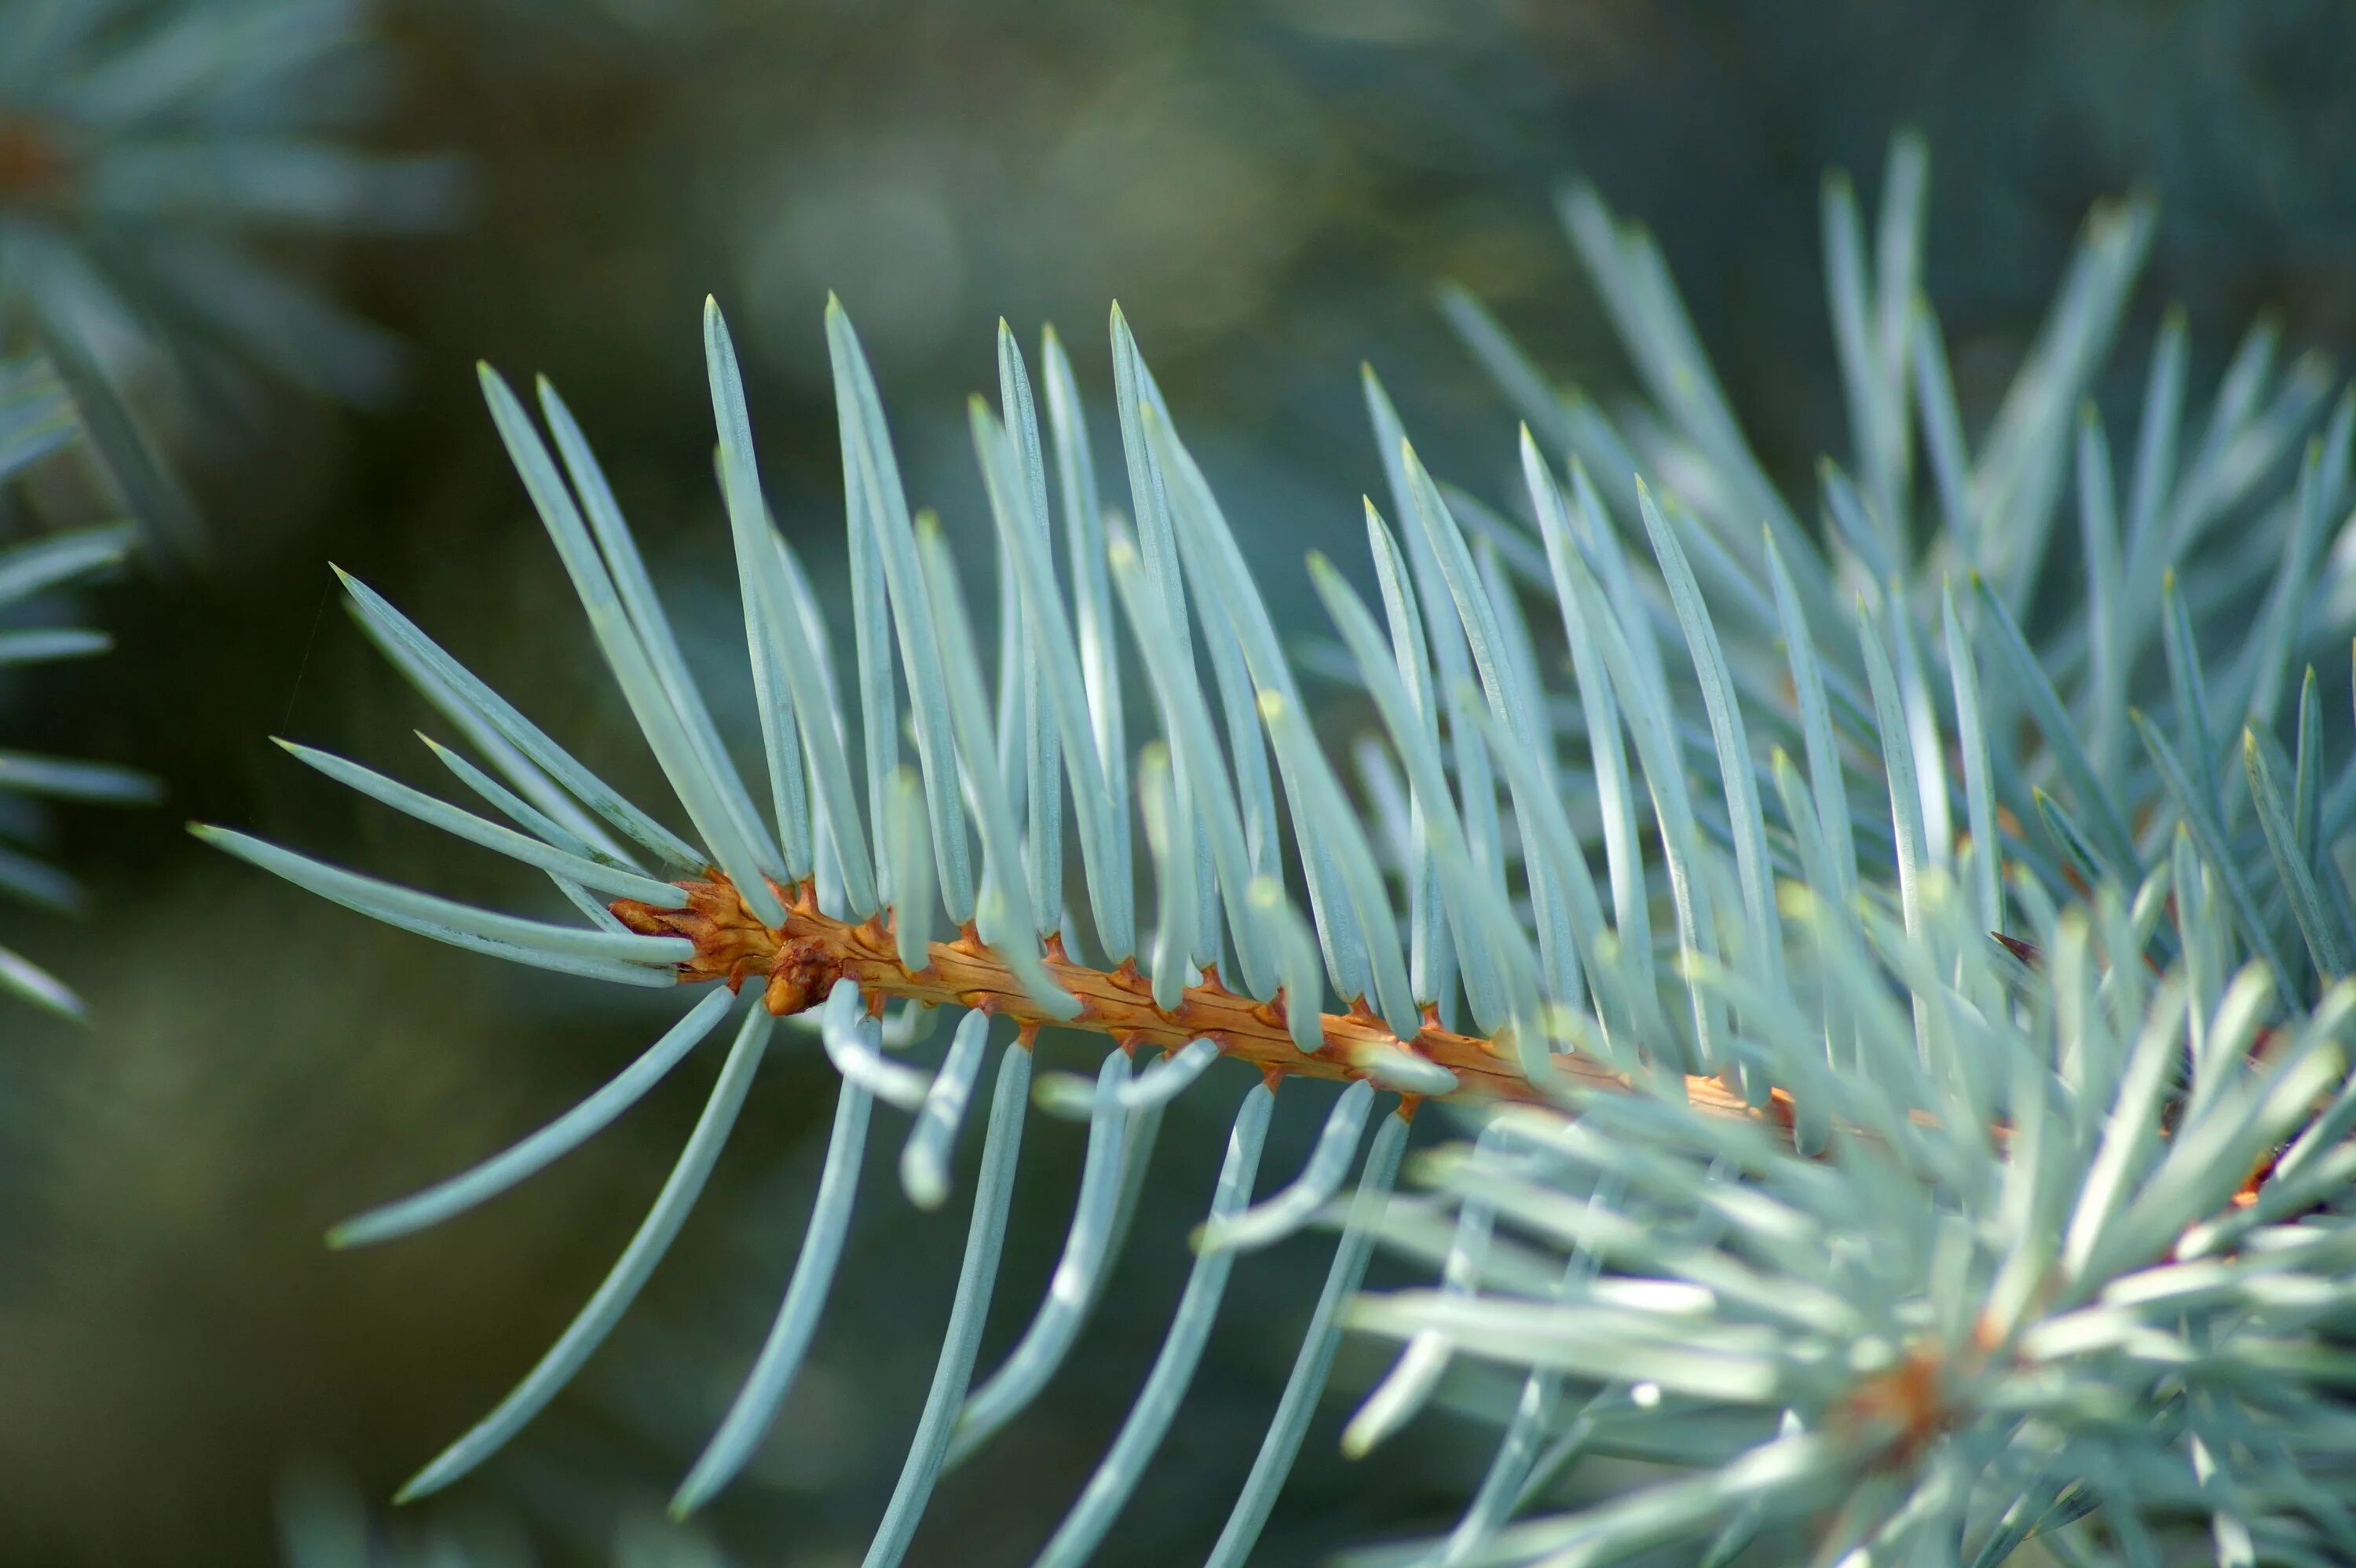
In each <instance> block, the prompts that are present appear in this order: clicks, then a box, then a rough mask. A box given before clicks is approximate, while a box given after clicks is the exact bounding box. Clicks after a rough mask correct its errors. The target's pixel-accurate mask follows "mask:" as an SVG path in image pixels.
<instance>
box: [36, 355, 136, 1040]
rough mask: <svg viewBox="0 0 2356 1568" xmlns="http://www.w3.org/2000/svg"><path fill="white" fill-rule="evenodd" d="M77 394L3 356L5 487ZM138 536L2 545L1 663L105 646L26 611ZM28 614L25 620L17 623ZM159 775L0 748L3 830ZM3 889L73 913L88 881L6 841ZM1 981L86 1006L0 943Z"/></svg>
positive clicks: (78, 532) (121, 529) (47, 450)
mask: <svg viewBox="0 0 2356 1568" xmlns="http://www.w3.org/2000/svg"><path fill="white" fill-rule="evenodd" d="M79 428H80V426H79V421H77V419H76V417H75V411H74V407H73V403H72V400H70V398H69V397H68V396H67V395H66V391H65V388H64V387H63V385H62V384H61V383H60V382H59V379H58V376H57V373H56V371H55V370H54V369H53V368H51V367H50V366H49V364H48V362H47V361H46V360H42V359H20V360H13V361H5V362H0V493H5V489H6V487H7V486H8V485H10V484H11V482H12V481H13V480H14V478H15V477H16V475H18V474H19V473H20V472H21V471H22V470H25V469H27V468H29V467H30V466H31V465H32V464H35V463H37V462H38V461H40V460H41V459H42V458H44V457H47V456H48V455H50V454H51V453H55V452H57V451H58V450H59V449H60V448H61V447H64V446H66V445H67V444H69V443H71V442H72V441H73V440H74V439H75V437H76V434H77V432H78V430H79ZM133 544H134V530H133V529H132V528H130V527H128V526H127V525H121V524H117V525H109V526H103V527H98V528H75V529H70V530H67V531H64V532H59V533H54V534H49V535H48V536H46V537H43V538H39V539H33V540H31V541H29V542H26V543H19V544H14V545H10V546H7V547H5V548H0V618H5V626H0V671H5V670H9V669H14V668H16V667H24V666H31V665H41V664H47V663H50V662H52V661H55V660H59V659H70V658H86V657H89V656H91V655H94V654H102V653H104V652H105V651H106V650H107V649H108V648H109V647H111V646H112V639H110V638H109V637H108V636H107V635H106V634H105V633H103V632H98V631H91V630H88V629H85V628H82V627H76V626H59V625H55V624H48V619H47V618H46V617H45V616H39V615H35V616H33V617H30V618H28V617H27V612H36V611H37V609H38V608H39V607H40V605H41V604H42V600H43V595H45V594H47V593H48V592H50V591H52V590H55V589H58V588H61V587H64V586H66V585H67V584H70V583H73V582H76V581H80V580H83V579H86V578H89V577H91V576H94V575H96V574H98V573H101V572H103V571H106V570H108V569H109V568H112V567H113V566H116V565H118V564H120V563H121V562H122V560H123V559H124V557H125V556H126V555H128V554H129V553H130V551H131V549H132V547H133ZM19 623H25V624H19ZM157 794H158V791H157V789H156V785H155V781H154V780H153V779H150V778H148V777H147V776H146V775H145V774H144V773H134V772H132V771H131V770H129V769H127V768H122V767H117V766H115V765H113V764H112V763H92V762H82V761H79V760H74V759H69V758H65V757H52V756H46V755H41V754H38V753H36V752H21V751H7V750H0V810H5V817H0V837H6V838H16V839H18V840H20V841H21V840H23V839H25V838H27V837H32V836H33V835H34V834H35V833H36V831H37V829H38V828H39V827H40V826H41V813H42V810H43V806H42V803H44V802H47V801H51V800H61V801H87V802H94V803H97V804H101V805H137V804H143V803H145V802H148V801H152V800H154V799H155V798H156V795H157ZM0 897H5V898H6V899H7V900H9V901H12V902H16V903H21V904H25V905H27V906H29V907H31V908H33V909H36V910H39V911H41V912H44V913H46V914H48V915H52V916H55V915H74V914H79V913H80V912H81V909H82V906H83V898H82V890H81V887H80V884H79V883H77V882H76V881H75V880H74V879H73V878H72V877H70V876H69V875H68V874H67V873H66V872H64V871H62V870H60V869H58V868H57V867H56V866H53V865H51V864H49V863H48V861H46V860H44V859H39V858H38V857H37V856H35V855H32V854H29V853H27V852H26V851H25V850H24V849H21V848H16V847H15V846H13V845H10V844H6V843H0ZM0 990H5V991H8V992H11V993H13V994H14V995H16V996H17V997H22V998H24V999H25V1000H27V1001H30V1002H33V1003H35V1004H36V1005H37V1006H39V1007H42V1008H47V1009H48V1010H49V1011H51V1012H54V1013H58V1014H60V1015H62V1016H64V1017H67V1018H70V1019H80V1018H82V1017H83V1007H82V1003H81V1000H80V997H76V996H75V995H74V993H73V992H72V990H71V989H70V988H69V987H67V986H66V985H65V984H64V983H63V982H61V981H59V979H58V978H57V977H56V976H52V975H51V974H49V973H48V971H47V970H45V969H43V968H41V967H40V966H38V965H36V964H34V963H33V962H32V961H31V960H29V959H27V958H25V957H23V956H22V955H19V954H17V953H16V952H14V951H13V950H11V949H9V948H6V947H0Z"/></svg>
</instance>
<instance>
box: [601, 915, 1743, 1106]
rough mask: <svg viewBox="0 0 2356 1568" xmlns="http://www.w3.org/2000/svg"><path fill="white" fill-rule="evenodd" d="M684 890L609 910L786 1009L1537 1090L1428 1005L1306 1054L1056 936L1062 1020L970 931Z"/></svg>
mask: <svg viewBox="0 0 2356 1568" xmlns="http://www.w3.org/2000/svg"><path fill="white" fill-rule="evenodd" d="M679 886H680V888H682V889H683V890H685V891H686V893H687V895H688V901H687V905H686V907H685V908H683V909H676V910H666V909H658V908H656V907H655V906H653V905H651V904H647V903H641V902H638V901H636V900H631V899H622V900H617V901H616V902H615V903H614V905H613V912H614V914H615V915H616V918H618V919H619V920H620V921H621V922H622V923H623V924H625V925H626V926H628V927H629V928H630V929H631V930H632V931H635V932H637V933H640V934H642V935H649V936H684V937H686V938H688V939H689V940H690V941H691V942H693V943H694V944H695V956H694V957H693V958H691V959H690V960H689V961H688V962H687V963H685V964H682V965H680V978H681V979H683V980H687V981H691V982H693V981H712V980H720V981H725V982H726V983H727V984H728V985H729V986H730V987H732V988H734V987H741V986H742V985H743V984H744V982H745V981H747V980H755V979H757V980H759V981H760V982H761V983H762V984H763V986H764V987H765V992H764V999H765V1000H766V1003H767V1006H768V1008H769V1010H770V1011H771V1012H773V1013H776V1014H777V1015H778V1016H779V1017H784V1016H786V1015H787V1014H790V1013H798V1012H800V1011H802V1010H804V1009H805V1008H810V1007H814V1006H816V1005H817V1004H818V1003H819V1002H821V1001H823V1000H824V999H825V997H826V994H827V992H828V991H829V990H830V989H831V988H832V987H833V985H834V983H835V981H837V980H838V979H842V978H846V977H847V978H849V979H851V980H853V981H856V982H857V983H858V985H859V988H860V991H861V993H862V995H863V996H864V997H866V999H867V1005H868V1007H869V1008H870V1009H871V1010H873V1011H880V1010H881V1009H882V1008H883V1005H884V1004H885V1003H886V1002H887V1001H890V1000H891V999H893V998H894V997H898V998H902V999H905V1000H910V1001H916V1002H923V1003H935V1004H937V1003H944V1002H955V1003H958V1004H961V1005H963V1006H965V1007H969V1008H980V1009H981V1010H983V1011H985V1012H990V1013H993V1014H998V1015H1001V1016H1003V1017H1006V1018H1011V1019H1014V1020H1015V1021H1016V1022H1017V1023H1018V1024H1020V1025H1022V1026H1023V1029H1024V1031H1025V1033H1026V1034H1028V1033H1029V1032H1030V1031H1033V1030H1035V1029H1040V1028H1043V1027H1047V1026H1059V1027H1062V1028H1066V1029H1084V1030H1087V1031H1088V1032H1090V1033H1093V1034H1100V1035H1105V1036H1108V1037H1109V1038H1110V1039H1112V1040H1115V1041H1116V1042H1118V1043H1119V1045H1121V1046H1122V1047H1123V1048H1124V1049H1126V1050H1130V1051H1134V1050H1136V1049H1138V1048H1140V1047H1144V1048H1146V1049H1149V1050H1154V1051H1175V1050H1177V1049H1178V1048H1179V1047H1181V1046H1183V1045H1184V1044H1185V1043H1186V1042H1187V1041H1189V1040H1203V1039H1207V1040H1213V1041H1215V1042H1216V1043H1217V1045H1218V1047H1219V1049H1220V1051H1223V1052H1224V1053H1226V1055H1228V1056H1232V1057H1235V1058H1237V1060H1239V1061H1248V1062H1250V1063H1251V1064H1252V1065H1253V1066H1255V1067H1258V1068H1259V1069H1260V1070H1261V1071H1262V1072H1267V1073H1269V1074H1272V1075H1286V1074H1294V1073H1297V1074H1300V1075H1301V1076H1302V1077H1308V1078H1329V1079H1355V1078H1367V1077H1373V1076H1376V1074H1373V1073H1370V1072H1368V1071H1367V1070H1365V1068H1363V1067H1361V1066H1359V1065H1358V1064H1357V1060H1356V1059H1357V1057H1358V1055H1359V1053H1360V1051H1361V1050H1362V1049H1363V1048H1364V1047H1366V1046H1370V1045H1373V1046H1392V1047H1400V1048H1404V1049H1406V1050H1408V1051H1413V1052H1414V1053H1415V1054H1417V1055H1419V1056H1421V1057H1423V1058H1425V1059H1426V1060H1428V1061H1433V1062H1436V1063H1437V1064H1439V1065H1440V1066H1441V1067H1444V1068H1446V1069H1448V1070H1449V1071H1450V1072H1453V1073H1454V1074H1455V1075H1456V1080H1457V1089H1456V1092H1455V1093H1456V1095H1457V1096H1459V1097H1462V1098H1466V1099H1485V1100H1523V1101H1528V1100H1536V1099H1537V1098H1539V1095H1538V1093H1537V1091H1536V1090H1535V1089H1534V1088H1532V1086H1531V1085H1530V1083H1529V1081H1528V1080H1527V1079H1526V1078H1525V1077H1524V1076H1523V1075H1522V1072H1521V1071H1520V1069H1519V1068H1518V1067H1517V1066H1516V1065H1515V1063H1514V1062H1513V1061H1510V1060H1508V1059H1507V1058H1505V1056H1503V1055H1502V1054H1500V1051H1499V1049H1498V1047H1497V1045H1496V1043H1495V1042H1494V1041H1493V1040H1484V1039H1482V1038H1481V1037H1479V1036H1477V1035H1467V1034H1458V1033H1456V1032H1455V1031H1453V1030H1451V1029H1441V1028H1440V1026H1439V1024H1438V1022H1437V1021H1436V1019H1431V1018H1430V1015H1429V1014H1427V1021H1426V1023H1425V1025H1424V1027H1423V1028H1422V1029H1420V1030H1419V1031H1418V1032H1417V1033H1416V1035H1415V1036H1414V1038H1413V1039H1411V1040H1401V1039H1399V1037H1398V1035H1396V1034H1394V1033H1393V1032H1392V1031H1391V1029H1390V1026H1389V1025H1387V1024H1386V1023H1385V1022H1384V1021H1383V1020H1382V1019H1381V1018H1379V1017H1378V1016H1376V1013H1375V1012H1374V1010H1373V1009H1372V1008H1368V1007H1367V1006H1366V1005H1365V1001H1364V1000H1358V1001H1356V1002H1355V1003H1354V1004H1353V1005H1352V1007H1351V1008H1350V1010H1349V1011H1347V1012H1344V1013H1326V1014H1324V1015H1323V1029H1324V1044H1323V1046H1322V1047H1320V1048H1319V1049H1318V1050H1317V1051H1301V1049H1300V1048H1299V1047H1298V1046H1296V1045H1294V1044H1293V1042H1292V1036H1291V1034H1290V1032H1289V1031H1288V1029H1287V1028H1286V1022H1285V1013H1284V999H1283V997H1281V996H1280V997H1277V998H1276V999H1275V1000H1273V1001H1267V1002H1261V1001H1255V1000H1254V999H1252V998H1251V997H1246V996H1242V995H1240V994H1238V993H1237V992H1235V991H1232V990H1230V989H1228V988H1227V987H1226V986H1225V985H1223V984H1222V983H1221V982H1220V980H1219V977H1218V974H1217V972H1216V971H1215V970H1210V971H1205V976H1204V978H1203V980H1202V982H1201V983H1200V984H1198V985H1195V986H1191V987H1187V990H1186V993H1185V997H1184V999H1183V1000H1182V1001H1181V1002H1180V1003H1179V1005H1178V1006H1177V1007H1176V1008H1171V1009H1169V1010H1167V1011H1165V1010H1163V1009H1162V1008H1159V1007H1156V1006H1155V1005H1154V1001H1153V993H1152V988H1151V986H1149V985H1148V984H1147V983H1146V980H1145V978H1144V976H1141V975H1140V974H1139V973H1138V971H1137V966H1136V965H1135V964H1133V963H1131V962H1129V961H1126V960H1124V961H1123V962H1122V963H1121V965H1119V967H1118V968H1114V969H1091V968H1089V967H1087V965H1081V964H1075V963H1073V962H1072V961H1071V960H1070V959H1069V958H1067V957H1066V956H1065V955H1064V953H1063V951H1062V948H1061V945H1060V944H1057V943H1055V942H1053V941H1051V942H1050V943H1049V944H1048V952H1047V956H1046V959H1045V964H1046V968H1047V972H1048V973H1049V974H1050V975H1053V976H1055V980H1056V982H1057V983H1058V984H1059V985H1061V986H1062V987H1064V988H1065V989H1066V990H1067V991H1069V992H1070V993H1071V994H1072V995H1073V996H1074V997H1077V998H1078V999H1079V1004H1080V1010H1079V1012H1078V1013H1077V1015H1076V1016H1075V1017H1073V1018H1070V1019H1056V1018H1054V1017H1052V1016H1050V1015H1049V1014H1048V1013H1047V1012H1046V1011H1045V1010H1044V1009H1043V1008H1040V1007H1039V1005H1038V1004H1037V1003H1036V1002H1034V1001H1033V1000H1032V999H1031V998H1030V997H1028V996H1027V995H1025V994H1024V992H1023V986H1022V983H1021V982H1020V981H1019V980H1017V979H1016V978H1015V976H1014V974H1013V972H1012V970H1011V969H1010V968H1009V967H1008V966H1007V965H1006V962H1005V960H1003V959H1002V958H1001V957H1000V956H999V955H997V954H996V953H994V952H992V951H991V948H990V947H989V945H988V944H985V943H983V942H982V941H981V940H980V938H979V937H978V936H977V935H976V934H975V933H974V932H973V931H972V929H971V928H970V927H969V928H968V929H967V930H966V931H965V932H964V933H962V934H960V935H959V936H958V938H957V940H956V941H954V942H936V943H934V944H932V946H931V949H930V962H928V963H927V964H926V965H925V966H924V967H923V968H921V969H916V970H911V969H910V968H908V967H907V965H905V964H903V963H902V962H901V960H900V955H899V949H898V947H897V946H896V945H895V944H894V940H893V933H892V930H891V927H890V926H889V925H888V924H887V923H885V922H884V921H883V919H882V918H880V917H878V918H875V919H871V920H868V921H866V922H863V923H856V924H854V923H851V922H848V921H842V920H837V919H835V918H833V917H832V916H830V915H826V914H821V913H820V912H819V909H818V905H817V901H816V900H815V898H814V896H813V894H812V891H811V889H810V887H809V884H808V883H804V884H802V885H801V886H799V887H798V888H791V889H787V888H780V887H777V886H776V885H775V884H774V883H773V884H771V891H773V892H775V893H776V895H777V899H778V901H779V902H781V903H783V904H784V905H785V906H786V919H785V923H783V924H782V925H777V926H770V925H766V924H764V923H762V922H761V920H760V919H759V918H758V917H757V916H755V914H754V913H753V912H752V911H750V910H749V909H747V908H745V906H744V900H743V898H741V897H740V896H739V895H738V893H737V891H736V889H735V887H734V885H733V884H732V883H731V882H730V881H729V880H727V878H726V877H725V876H723V875H722V874H721V873H719V872H717V871H714V872H712V873H711V874H710V875H709V876H708V877H707V878H706V879H704V880H699V881H688V882H681V883H680V884H679ZM1554 1060H1555V1062H1556V1065H1557V1066H1558V1069H1559V1070H1560V1071H1561V1072H1563V1073H1564V1074H1565V1075H1566V1076H1568V1077H1569V1078H1571V1079H1574V1080H1576V1081H1578V1082H1580V1083H1585V1084H1587V1085H1589V1086H1590V1087H1594V1088H1602V1089H1622V1088H1625V1087H1627V1079H1626V1078H1625V1076H1624V1075H1622V1074H1621V1073H1618V1072H1613V1071H1612V1069H1611V1068H1609V1067H1607V1066H1605V1065H1604V1064H1603V1063H1601V1062H1599V1061H1593V1060H1591V1059H1590V1058H1586V1057H1581V1056H1577V1055H1570V1054H1558V1055H1557V1056H1556V1057H1555V1059H1554ZM1687 1093H1688V1094H1689V1095H1690V1096H1691V1097H1692V1099H1693V1100H1694V1101H1695V1102H1696V1103H1697V1104H1701V1105H1703V1106H1705V1107H1707V1108H1708V1109H1712V1110H1722V1111H1725V1112H1727V1113H1728V1114H1730V1115H1745V1116H1760V1117H1762V1118H1764V1119H1766V1120H1769V1121H1771V1122H1777V1123H1780V1124H1782V1125H1787V1126H1788V1125H1789V1115H1788V1104H1786V1102H1784V1101H1783V1099H1782V1098H1781V1097H1780V1096H1779V1097H1778V1099H1777V1100H1776V1102H1775V1103H1774V1104H1773V1105H1772V1106H1771V1107H1770V1108H1769V1109H1768V1110H1766V1111H1764V1112H1761V1111H1755V1110H1753V1109H1752V1108H1751V1106H1749V1105H1747V1104H1744V1103H1743V1101H1742V1099H1741V1097H1740V1095H1738V1094H1737V1093H1734V1091H1733V1090H1732V1089H1730V1088H1729V1087H1728V1086H1727V1085H1726V1084H1725V1083H1721V1082H1720V1081H1719V1080H1718V1079H1715V1078H1698V1077H1697V1078H1689V1079H1687Z"/></svg>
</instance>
